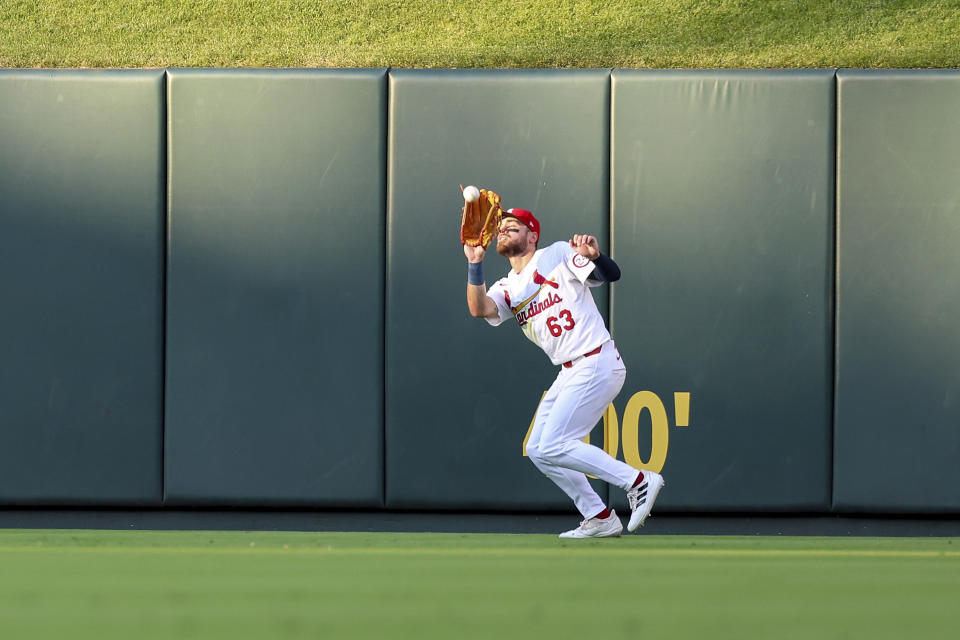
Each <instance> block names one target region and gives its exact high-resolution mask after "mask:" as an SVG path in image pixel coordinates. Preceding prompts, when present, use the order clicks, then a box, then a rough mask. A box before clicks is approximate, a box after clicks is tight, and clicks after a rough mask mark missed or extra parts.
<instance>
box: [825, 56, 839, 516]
mask: <svg viewBox="0 0 960 640" xmlns="http://www.w3.org/2000/svg"><path fill="white" fill-rule="evenodd" d="M837 73H838V69H834V70H833V85H832V86H833V93H832V106H833V172H832V174H833V203H832V207H831V209H832V213H833V221H832V222H833V225H832V229H833V256H831V257H832V260H831V261H830V262H829V263H828V264H832V265H833V278H832V279H831V283H832V287H831V305H832V306H831V314H830V321H831V327H830V331H829V334H828V335H830V336H831V337H832V342H831V353H830V356H831V357H830V359H829V361H830V365H831V367H830V381H831V382H832V384H831V385H830V391H831V393H830V446H829V447H828V449H827V450H828V451H829V455H830V464H829V465H828V466H829V470H830V472H829V479H830V512H831V513H836V511H837V504H836V502H837V500H836V495H837V486H836V476H837V473H836V439H837V438H836V430H837V370H838V362H837V355H838V352H839V349H838V348H837V345H838V343H839V339H840V335H839V325H840V323H839V319H840V318H839V304H838V303H839V298H840V152H841V149H840V80H839V78H838V77H837Z"/></svg>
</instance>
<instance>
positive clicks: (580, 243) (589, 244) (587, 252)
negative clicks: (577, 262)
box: [570, 234, 600, 260]
mask: <svg viewBox="0 0 960 640" xmlns="http://www.w3.org/2000/svg"><path fill="white" fill-rule="evenodd" d="M570 246H571V247H572V248H573V249H574V250H575V251H576V252H577V253H579V254H580V255H582V256H583V257H585V258H589V259H590V260H596V259H597V258H598V257H599V256H600V245H599V244H598V243H597V239H596V238H594V237H593V236H587V235H579V234H578V235H574V236H573V237H572V238H570Z"/></svg>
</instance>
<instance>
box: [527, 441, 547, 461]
mask: <svg viewBox="0 0 960 640" xmlns="http://www.w3.org/2000/svg"><path fill="white" fill-rule="evenodd" d="M527 457H528V458H530V462H533V463H534V464H536V463H538V462H540V463H546V461H545V460H544V459H543V452H542V451H541V450H540V445H538V444H534V443H532V442H530V443H527Z"/></svg>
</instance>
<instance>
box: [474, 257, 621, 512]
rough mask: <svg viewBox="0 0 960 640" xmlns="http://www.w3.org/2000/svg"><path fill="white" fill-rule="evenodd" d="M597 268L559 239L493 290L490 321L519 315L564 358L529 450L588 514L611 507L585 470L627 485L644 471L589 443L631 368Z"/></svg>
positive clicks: (555, 358)
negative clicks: (606, 314) (611, 322)
mask: <svg viewBox="0 0 960 640" xmlns="http://www.w3.org/2000/svg"><path fill="white" fill-rule="evenodd" d="M593 269H594V263H593V262H592V261H590V260H589V259H587V258H585V257H583V256H581V255H579V254H578V253H576V252H575V251H574V250H573V249H572V248H571V247H570V245H569V243H567V242H556V243H554V244H552V245H550V246H548V247H546V248H543V249H539V250H537V251H536V252H535V253H534V254H533V257H532V258H531V260H530V262H529V263H527V265H526V266H525V267H524V268H523V270H522V271H520V273H516V272H514V271H513V270H511V271H510V273H508V274H507V276H506V277H505V278H501V279H500V280H498V281H497V282H495V283H494V284H493V285H492V286H491V287H490V289H489V291H487V296H489V297H490V299H492V300H493V301H494V303H496V305H497V311H498V313H499V315H498V316H497V317H496V318H488V319H487V322H489V323H490V324H492V325H494V326H496V325H499V324H501V323H503V322H504V321H505V320H507V319H508V318H511V317H513V318H515V319H516V321H517V323H518V324H519V325H520V328H521V329H522V330H523V333H524V334H525V335H526V336H527V338H529V339H530V340H531V341H533V342H534V344H536V345H537V346H539V347H540V348H541V349H543V351H544V352H545V353H546V354H547V356H548V357H549V358H550V361H551V362H553V364H555V365H562V367H561V369H560V373H559V374H558V375H557V379H556V380H555V381H554V383H553V384H552V385H551V386H550V389H549V390H548V391H547V393H546V395H545V396H544V397H543V400H542V401H541V402H540V406H539V407H538V408H537V415H536V418H535V419H534V425H533V428H532V430H531V431H530V437H529V439H528V440H527V455H528V456H529V457H530V460H531V461H533V464H535V465H536V466H537V468H538V469H540V471H541V472H542V473H543V474H544V475H546V476H547V477H548V478H550V479H551V480H553V481H554V482H555V483H556V484H557V486H559V487H560V488H561V489H563V491H564V492H566V494H567V495H568V496H570V498H572V499H573V501H574V504H576V506H577V510H578V511H580V513H581V514H582V515H583V517H584V519H586V518H592V517H593V516H595V515H597V514H598V513H600V512H601V511H603V510H604V508H605V507H606V505H605V504H604V502H603V501H602V500H601V499H600V496H598V495H597V493H596V491H594V490H593V487H591V486H590V483H589V482H588V481H587V478H586V476H585V475H584V474H590V475H593V476H596V477H597V478H600V479H601V480H603V481H605V482H608V483H610V484H612V485H615V486H618V487H620V488H622V489H624V490H629V489H630V487H631V485H632V484H633V481H634V480H635V479H636V477H637V469H634V468H633V467H631V466H630V465H628V464H626V463H624V462H620V461H619V460H617V459H616V458H613V457H612V456H610V455H609V454H608V453H607V452H606V451H604V450H603V449H601V448H599V447H595V446H592V445H589V444H586V443H585V442H583V438H584V437H585V436H586V435H587V434H588V433H590V431H591V430H592V429H593V427H594V426H595V425H596V424H597V422H598V421H599V420H600V418H601V417H602V416H603V413H604V411H605V410H606V409H607V407H608V406H609V405H610V402H611V401H612V400H613V399H614V398H615V397H616V396H617V394H618V393H619V392H620V389H621V388H622V387H623V381H624V378H625V377H626V375H627V371H626V367H625V366H624V364H623V361H622V360H621V358H620V354H619V353H618V352H617V349H616V347H615V346H614V344H613V341H612V340H611V339H610V333H609V332H608V331H607V328H606V326H604V323H603V317H602V316H601V315H600V312H599V311H598V310H597V305H596V303H595V302H594V301H593V295H591V293H590V290H589V287H590V286H598V285H600V284H602V283H601V282H599V281H595V280H588V278H589V276H590V273H591V272H592V271H593Z"/></svg>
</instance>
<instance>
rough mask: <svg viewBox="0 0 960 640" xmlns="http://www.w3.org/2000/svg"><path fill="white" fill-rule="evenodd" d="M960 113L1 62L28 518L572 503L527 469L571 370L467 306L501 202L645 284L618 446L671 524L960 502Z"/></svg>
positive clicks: (380, 74) (794, 93) (920, 96)
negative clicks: (476, 214)
mask: <svg viewBox="0 0 960 640" xmlns="http://www.w3.org/2000/svg"><path fill="white" fill-rule="evenodd" d="M958 108H960V73H958V72H954V71H899V72H886V71H884V72H880V71H847V70H839V71H837V70H832V69H828V70H797V71H634V70H612V71H611V70H536V71H534V70H513V71H494V70H388V69H364V70H196V69H170V70H155V71H139V70H138V71H73V70H71V71H26V70H25V71H0V305H2V307H0V308H2V309H3V310H4V313H3V314H2V318H3V324H4V328H5V331H3V332H0V336H2V337H0V504H2V505H8V506H9V505H24V506H45V505H71V506H124V507H132V506H145V507H158V506H169V507H171V508H173V507H177V508H182V507H220V506H224V507H227V506H229V507H237V506H245V507H277V508H283V507H315V508H339V507H352V508H364V509H382V510H407V509H420V510H422V509H428V510H432V509H436V510H441V511H443V510H476V511H483V510H569V509H571V508H572V507H571V506H570V505H569V504H568V502H567V500H566V498H565V496H564V495H563V494H562V493H561V492H560V491H559V490H558V489H556V488H555V487H554V486H553V485H552V484H551V483H550V482H549V481H547V480H546V479H544V478H543V477H542V476H541V475H540V474H539V473H538V472H537V471H536V470H535V468H534V467H533V465H532V464H530V463H529V461H528V460H526V459H524V456H523V441H524V436H525V434H526V430H527V428H528V426H529V424H530V420H531V418H532V416H533V413H534V411H535V409H536V405H537V401H538V399H539V397H540V395H541V393H542V392H543V391H544V390H545V389H546V388H547V387H548V386H549V384H550V382H551V381H552V379H553V377H554V375H555V370H554V368H553V367H551V366H550V365H549V363H548V362H547V361H546V359H545V358H544V357H543V355H542V354H541V353H540V352H539V350H537V349H536V348H535V347H533V346H532V345H530V344H529V343H528V342H527V341H526V340H525V339H524V338H523V336H522V335H521V333H520V332H519V331H517V330H515V329H513V328H498V329H492V328H490V327H488V326H486V324H485V323H483V322H480V321H477V320H475V319H472V318H470V317H469V316H468V314H467V313H466V307H465V302H464V298H463V296H464V280H465V278H464V276H465V273H464V272H465V266H464V262H465V261H464V258H463V254H462V252H461V248H460V246H459V244H458V242H457V241H456V235H457V230H458V227H459V191H458V188H457V184H467V183H472V184H477V185H480V186H489V187H491V188H495V189H496V190H497V191H498V192H499V193H500V194H501V195H502V197H503V200H504V204H505V206H522V207H524V208H528V209H531V210H533V211H534V212H535V213H536V214H537V215H538V217H539V218H540V219H541V221H542V223H543V231H544V233H543V235H544V240H545V241H553V240H556V239H564V238H565V237H569V236H570V235H571V234H573V233H575V232H591V233H594V234H595V235H597V236H598V237H599V238H600V242H601V246H602V248H604V249H605V250H609V252H610V253H611V254H612V255H613V257H614V258H615V259H616V260H617V262H618V263H619V264H620V265H621V267H622V269H623V272H624V277H623V279H622V280H621V281H620V282H618V283H617V284H615V285H613V286H612V287H610V288H609V290H608V289H607V288H603V289H600V290H599V291H598V292H597V296H596V297H597V300H598V304H599V305H600V307H601V309H603V310H604V311H605V315H606V316H607V318H608V320H609V321H610V323H611V326H612V330H613V334H614V338H615V339H616V341H617V344H618V347H619V349H620V352H621V354H622V355H623V357H624V360H625V361H626V363H627V367H628V371H629V374H628V378H627V382H626V384H625V386H624V389H623V391H622V393H621V394H620V396H619V397H618V398H617V399H616V400H615V401H614V403H613V404H612V406H611V408H610V409H609V410H608V412H607V415H606V417H605V419H604V420H603V421H602V422H601V423H599V424H598V425H597V428H596V429H595V430H594V432H593V433H592V434H591V440H592V441H593V442H594V443H596V444H600V445H602V446H605V447H606V448H607V449H608V451H610V452H611V453H615V454H616V455H617V456H618V457H619V458H621V459H625V460H627V461H628V462H630V463H631V464H634V465H637V466H643V467H646V468H654V469H658V470H662V471H663V473H664V475H665V476H666V477H667V479H668V485H669V488H668V490H667V491H665V492H664V493H663V495H662V497H661V499H660V501H659V502H658V507H659V508H660V509H662V510H663V511H673V512H685V513H711V512H728V513H729V512H792V513H877V514H883V513H933V514H936V513H957V512H960V491H957V490H956V489H955V487H957V486H958V485H960V470H958V469H960V465H958V464H957V461H958V460H960V374H958V373H957V372H958V371H960V331H958V329H957V327H958V326H960V294H958V293H957V292H958V291H960V288H958V286H957V284H956V283H957V274H958V273H960V258H958V257H957V256H958V255H960V253H958V252H957V251H956V250H955V247H956V246H958V244H960V222H958V221H960V180H957V172H956V165H957V161H958V155H960V152H958V151H957V149H960V124H958V121H957V119H956V117H955V115H954V114H955V113H956V112H957V110H958ZM506 270H507V263H506V262H505V261H504V260H503V259H502V258H500V257H499V256H492V257H491V258H490V259H489V260H488V262H487V267H486V272H487V280H488V282H490V281H492V280H494V279H496V277H498V276H499V275H500V274H501V273H505V272H506ZM483 380H486V381H492V382H481V381H483ZM598 487H599V488H600V490H601V492H602V493H603V494H605V492H606V487H605V486H600V485H598ZM610 499H611V501H612V503H613V504H614V505H616V506H618V507H623V506H624V504H623V503H624V499H623V496H622V495H621V493H620V492H619V491H616V490H615V491H611V492H610Z"/></svg>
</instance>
